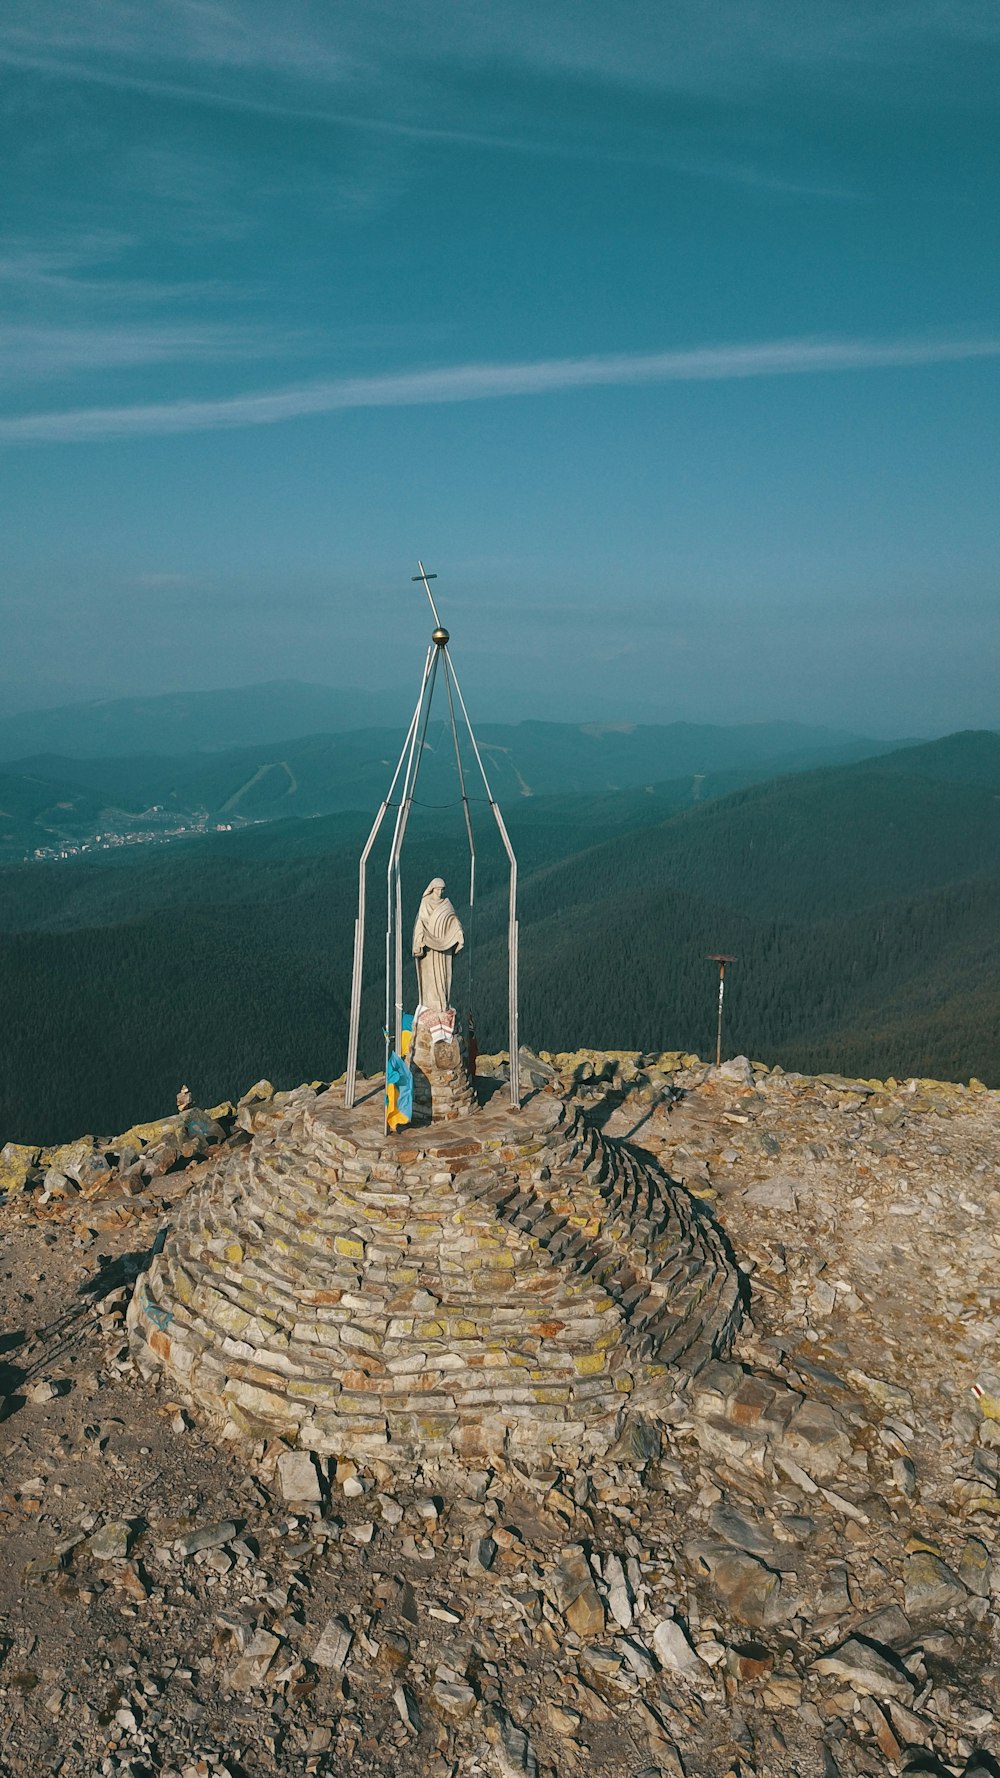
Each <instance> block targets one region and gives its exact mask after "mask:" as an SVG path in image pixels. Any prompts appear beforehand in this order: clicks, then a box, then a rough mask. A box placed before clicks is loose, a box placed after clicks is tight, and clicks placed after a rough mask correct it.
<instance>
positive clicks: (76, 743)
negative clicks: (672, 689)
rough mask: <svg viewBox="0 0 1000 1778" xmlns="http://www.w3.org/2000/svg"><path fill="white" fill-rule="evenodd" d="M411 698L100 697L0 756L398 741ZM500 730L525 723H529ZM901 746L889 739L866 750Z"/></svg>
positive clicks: (8, 724)
mask: <svg viewBox="0 0 1000 1778" xmlns="http://www.w3.org/2000/svg"><path fill="white" fill-rule="evenodd" d="M414 694H415V687H414V686H412V685H406V686H402V687H387V688H386V687H383V688H376V689H374V690H369V689H364V690H358V689H356V688H347V689H345V688H340V689H338V688H337V687H336V686H330V685H319V684H314V683H311V682H302V681H298V680H292V679H287V680H286V679H275V680H269V681H267V682H266V683H264V684H261V685H248V686H229V687H225V688H221V689H219V690H217V691H193V692H162V693H156V694H153V695H151V696H148V697H146V696H138V697H129V698H100V699H93V700H89V701H87V702H82V703H75V704H63V705H60V706H58V707H57V708H52V709H39V710H23V711H19V712H17V713H14V714H11V715H0V760H27V759H30V758H33V757H37V756H40V755H55V756H60V755H61V756H65V757H68V758H71V759H119V758H125V757H134V756H136V755H140V754H141V755H145V754H156V755H167V756H174V755H184V754H195V753H218V752H222V751H228V750H234V749H237V748H243V749H257V748H260V747H261V746H270V745H273V744H276V743H278V742H282V741H284V742H291V741H297V740H301V739H302V738H303V737H307V736H319V735H333V734H342V733H344V732H345V731H347V730H368V729H380V728H386V729H392V730H399V732H400V738H402V731H403V730H404V729H405V727H406V724H407V722H408V721H409V717H410V713H411V711H412V709H413V700H414ZM503 726H505V727H511V726H517V727H526V726H528V720H524V721H520V722H517V723H514V724H512V723H509V722H507V723H505V724H504V725H503ZM556 726H558V727H559V728H561V729H575V730H576V731H577V732H579V733H580V734H586V735H589V736H592V737H593V738H595V739H598V740H599V739H601V738H602V737H604V736H610V735H614V734H620V735H626V736H627V735H632V734H634V733H635V732H636V731H637V729H638V730H641V729H651V730H655V729H658V728H662V727H665V726H666V727H670V728H672V729H675V730H677V731H678V732H680V731H684V730H687V731H690V733H691V734H692V735H696V734H698V733H699V732H703V733H711V732H713V730H714V731H715V732H718V733H720V734H725V733H730V732H732V731H731V729H730V728H729V726H728V725H725V724H722V725H719V724H698V723H689V722H683V723H672V724H662V723H657V722H652V723H651V722H649V721H644V722H642V723H635V722H632V721H630V720H628V719H627V718H622V719H620V720H608V721H605V720H593V721H586V720H584V721H581V722H580V723H578V724H574V723H568V722H560V723H559V724H557V725H556ZM740 732H741V733H745V734H746V735H747V737H751V736H753V735H755V734H757V735H759V736H760V737H761V741H762V744H763V742H764V741H765V739H766V740H767V745H768V746H769V747H770V751H771V752H772V753H773V754H778V753H792V752H794V751H795V750H796V749H798V748H801V747H802V746H810V747H827V746H830V747H833V746H837V745H839V744H845V745H852V744H856V743H860V742H864V745H865V746H867V745H868V742H867V740H865V738H864V737H861V736H856V735H853V734H849V733H841V732H840V731H839V730H834V729H827V728H816V727H812V726H810V725H807V724H801V723H795V722H780V721H779V722H769V723H747V724H743V725H741V727H740ZM768 737H769V739H767V738H768ZM772 741H773V745H771V742H772ZM900 744H901V743H900V742H899V741H892V742H885V743H872V746H873V747H878V746H880V745H886V746H899V745H900ZM856 757H857V756H856ZM727 763H728V762H727Z"/></svg>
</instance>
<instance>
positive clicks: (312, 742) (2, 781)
mask: <svg viewBox="0 0 1000 1778" xmlns="http://www.w3.org/2000/svg"><path fill="white" fill-rule="evenodd" d="M0 727H2V725H0ZM402 739H403V734H402V730H401V729H400V727H399V726H398V725H397V726H393V727H386V728H368V729H360V730H356V731H352V732H350V733H336V734H320V735H306V736H305V737H304V738H300V739H296V740H289V741H280V742H278V743H271V742H267V741H262V742H260V743H257V744H255V745H254V746H252V747H243V748H236V749H228V750H226V751H212V752H199V753H188V754H182V755H177V756H171V755H170V754H169V753H168V752H166V751H164V752H163V753H143V754H130V755H127V756H124V757H121V758H113V757H97V756H95V757H87V758H83V757H65V756H62V755H59V754H54V753H42V754H37V755H34V756H32V757H30V758H26V759H21V760H18V761H16V762H13V763H11V764H10V765H9V766H8V767H7V769H6V771H5V772H4V773H3V774H2V775H0V858H9V859H15V858H20V857H24V856H26V855H27V854H28V853H30V852H31V851H32V850H34V849H35V848H39V847H49V848H58V847H60V846H63V845H66V844H70V845H73V844H78V843H79V842H80V841H82V840H89V839H91V838H92V837H93V836H94V835H95V834H96V833H97V832H98V831H99V830H103V831H105V832H111V833H114V834H128V833H134V832H136V831H140V832H153V833H155V832H157V831H161V832H162V831H163V830H165V829H166V830H169V829H170V827H171V824H177V823H180V824H181V825H182V826H183V827H190V826H191V825H192V824H193V825H196V826H199V827H204V826H205V825H206V824H220V823H226V824H230V825H237V826H240V825H246V824H247V823H250V822H269V821H276V820H288V819H295V818H302V817H310V818H311V817H315V816H326V815H329V814H332V813H335V812H341V811H347V810H353V809H366V808H371V809H374V808H377V806H378V804H379V802H380V800H381V798H382V796H383V795H384V794H385V791H386V786H387V783H388V780H389V777H390V775H391V772H392V769H393V767H394V765H395V762H396V760H397V758H398V756H399V749H400V745H401V743H402ZM480 740H481V743H482V751H483V756H484V759H485V761H486V765H487V770H488V772H489V775H490V780H491V783H492V786H493V790H494V792H495V794H496V795H497V796H498V797H500V798H501V799H502V801H503V802H504V803H505V804H507V805H514V804H521V803H526V802H529V801H531V800H533V799H535V798H538V797H541V798H549V797H565V796H571V797H572V796H580V795H584V794H586V795H591V796H595V797H598V798H600V799H602V802H603V804H604V805H605V806H607V805H608V804H609V803H610V801H611V799H612V798H613V797H615V796H618V795H620V794H622V793H628V792H629V791H630V790H635V789H638V790H640V791H642V792H645V791H646V790H647V789H651V788H652V787H653V786H657V785H658V786H661V787H663V790H664V793H665V792H666V789H667V788H668V789H669V797H668V805H667V806H669V808H671V809H673V808H685V807H689V806H691V805H692V804H696V803H698V802H701V801H708V800H709V799H710V798H711V797H712V796H717V795H722V794H725V792H727V791H729V790H733V789H736V788H738V787H739V786H740V785H744V784H752V783H756V782H758V781H759V780H760V779H762V778H769V777H773V776H774V774H775V773H776V772H792V771H803V770H806V769H808V768H810V767H813V766H815V765H818V764H822V763H834V762H839V761H842V760H857V759H861V758H864V757H867V756H868V755H870V754H873V753H878V752H881V751H883V750H884V748H885V746H886V745H887V743H879V742H876V741H867V740H861V739H858V738H856V737H850V736H845V735H836V734H833V733H830V732H828V731H826V730H824V729H808V728H803V727H801V726H800V725H797V724H795V723H763V724H752V725H749V726H744V727H734V728H720V727H715V726H711V725H706V724H702V725H698V724H692V723H668V724H662V725H655V724H648V725H636V724H631V725H629V724H621V725H619V726H609V725H600V724H588V723H584V724H579V723H556V722H522V723H517V724H510V723H492V724H491V723H487V724H484V725H483V726H482V728H481V731H480ZM465 766H466V770H467V771H468V772H469V773H470V781H473V782H478V777H477V774H476V771H475V766H474V762H473V761H472V760H471V759H470V758H468V757H466V759H465ZM419 789H420V796H421V799H422V801H423V802H425V803H428V804H435V803H436V804H443V803H446V802H447V801H449V799H451V798H453V797H454V796H455V795H456V794H457V789H458V779H457V771H456V764H455V755H454V748H453V743H452V738H451V732H450V729H448V728H447V727H446V725H445V723H444V722H442V721H435V722H433V723H431V724H430V726H429V728H428V730H427V734H426V745H425V748H424V753H423V764H422V768H421V777H420V786H419ZM595 815H596V819H597V820H598V821H600V820H601V819H602V818H603V810H602V809H600V808H599V809H598V810H596V811H595ZM637 818H639V819H645V816H640V817H637ZM610 820H611V823H612V824H613V825H618V824H620V821H621V815H620V813H615V814H612V815H611V816H610Z"/></svg>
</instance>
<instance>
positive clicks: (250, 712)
mask: <svg viewBox="0 0 1000 1778" xmlns="http://www.w3.org/2000/svg"><path fill="white" fill-rule="evenodd" d="M412 703H413V694H412V692H411V691H409V690H402V689H381V688H379V689H375V690H364V691H357V690H351V689H339V690H338V689H337V687H335V686H330V685H316V684H312V683H304V682H301V681H299V680H295V679H273V680H269V681H267V682H266V683H264V684H261V685H248V686H229V687H224V688H221V689H220V690H218V691H192V692H158V693H155V694H153V695H152V696H149V697H131V698H99V699H94V700H93V701H89V702H85V703H79V704H62V705H59V706H58V707H57V708H54V709H46V710H22V711H19V712H17V713H15V714H13V715H7V716H0V760H10V759H26V758H28V757H30V756H31V755H33V754H64V755H67V756H69V757H70V758H74V759H76V758H79V759H99V758H105V757H106V758H118V757H121V756H124V755H134V754H145V753H155V754H184V753H217V752H220V751H221V750H223V749H226V748H234V747H256V746H259V745H265V744H269V743H272V742H276V741H287V740H290V739H294V738H295V737H296V736H299V735H308V734H319V733H323V734H336V733H337V732H339V731H340V730H342V729H352V728H361V727H365V726H368V725H370V724H372V723H383V722H386V723H391V722H392V721H393V719H394V718H395V716H396V715H397V714H398V712H399V711H401V710H404V709H405V710H407V715H408V714H409V708H408V706H410V707H411V706H412Z"/></svg>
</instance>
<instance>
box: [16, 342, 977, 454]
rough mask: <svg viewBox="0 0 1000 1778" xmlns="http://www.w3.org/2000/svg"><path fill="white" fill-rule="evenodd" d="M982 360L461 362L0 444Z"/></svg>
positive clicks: (959, 355) (929, 356)
mask: <svg viewBox="0 0 1000 1778" xmlns="http://www.w3.org/2000/svg"><path fill="white" fill-rule="evenodd" d="M988 358H1000V337H981V336H980V337H977V338H966V339H946V340H927V339H897V340H864V339H840V340H811V339H805V340H765V341H760V342H757V343H755V344H749V345H723V346H702V347H697V348H694V349H690V350H686V351H681V352H653V353H637V354H626V353H612V354H608V355H605V356H600V357H589V358H549V359H540V360H536V361H534V362H531V363H520V364H461V365H452V366H450V367H444V368H440V369H432V370H417V371H403V372H394V373H390V374H386V375H381V376H369V377H343V378H337V379H332V380H331V379H324V380H319V381H314V382H312V383H307V384H303V385H300V386H298V387H295V388H287V389H276V390H267V391H263V392H260V393H253V394H245V395H235V396H228V397H225V398H223V399H219V400H211V401H197V400H182V401H168V402H149V403H144V404H139V405H135V406H130V407H91V408H76V409H72V410H70V411H66V412H61V413H33V414H19V415H14V416H10V417H8V418H6V419H2V420H0V443H4V444H28V443H82V442H86V441H90V440H97V439H110V438H130V437H132V438H134V437H143V436H146V437H153V436H162V435H165V434H171V433H185V432H214V431H222V430H226V429H231V428H235V427H245V426H272V425H276V424H278V423H279V422H280V421H283V420H294V419H300V418H303V417H305V416H308V415H315V414H330V413H338V412H343V411H346V410H349V409H354V408H379V407H384V408H392V407H425V406H427V407H429V406H437V405H440V404H442V403H445V402H465V401H491V400H498V399H501V398H504V397H510V396H514V395H522V396H523V395H551V394H556V393H561V392H565V391H568V390H576V389H596V388H616V387H617V388H626V387H637V386H640V385H644V384H646V385H649V384H657V383H689V382H725V381H733V380H737V379H742V378H749V377H773V376H805V375H811V374H815V373H818V372H823V371H826V372H829V371H863V370H878V369H891V368H907V367H919V366H928V365H939V364H955V363H960V362H962V361H968V360H971V359H988Z"/></svg>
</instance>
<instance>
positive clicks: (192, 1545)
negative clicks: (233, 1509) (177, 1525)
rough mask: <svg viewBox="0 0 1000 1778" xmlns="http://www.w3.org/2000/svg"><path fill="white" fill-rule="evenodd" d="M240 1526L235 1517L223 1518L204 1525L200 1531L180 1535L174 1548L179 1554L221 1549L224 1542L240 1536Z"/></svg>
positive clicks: (184, 1554) (185, 1555)
mask: <svg viewBox="0 0 1000 1778" xmlns="http://www.w3.org/2000/svg"><path fill="white" fill-rule="evenodd" d="M238 1534H239V1526H238V1525H237V1523H236V1521H235V1519H223V1520H222V1521H221V1523H220V1524H218V1525H202V1526H201V1528H200V1529H199V1530H198V1531H189V1532H187V1534H186V1535H185V1536H184V1537H178V1538H177V1539H176V1540H175V1542H174V1549H175V1550H176V1551H177V1552H178V1554H179V1555H181V1556H184V1557H185V1558H186V1557H188V1556H196V1555H197V1554H198V1552H199V1550H217V1549H221V1548H222V1545H223V1544H224V1543H231V1542H232V1540H233V1538H234V1537H236V1536H238Z"/></svg>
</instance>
